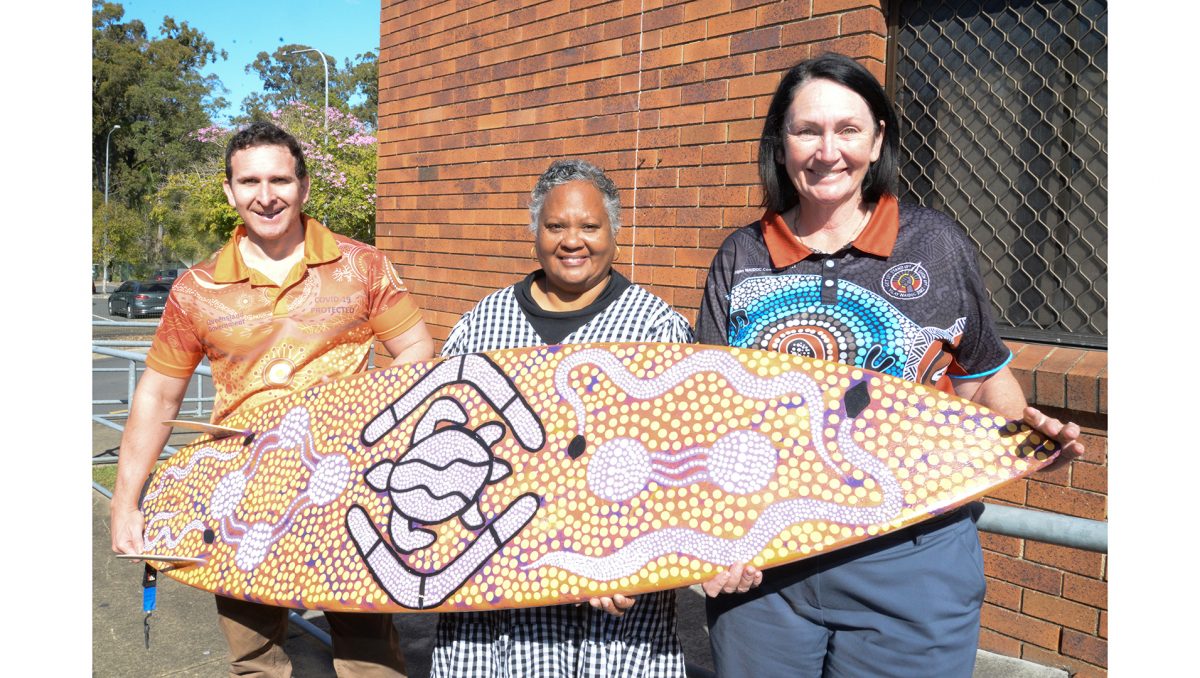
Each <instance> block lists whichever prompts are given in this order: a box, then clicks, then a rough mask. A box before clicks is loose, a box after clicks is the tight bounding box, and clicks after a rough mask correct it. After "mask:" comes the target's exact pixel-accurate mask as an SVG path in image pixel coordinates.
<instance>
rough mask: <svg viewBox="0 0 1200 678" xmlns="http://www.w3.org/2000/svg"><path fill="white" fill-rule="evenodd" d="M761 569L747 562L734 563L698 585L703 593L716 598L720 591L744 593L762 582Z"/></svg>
mask: <svg viewBox="0 0 1200 678" xmlns="http://www.w3.org/2000/svg"><path fill="white" fill-rule="evenodd" d="M762 579H763V573H762V570H760V569H758V568H757V567H754V566H753V565H749V564H747V563H734V564H733V565H730V566H729V569H728V570H725V571H724V572H721V573H719V574H717V576H715V577H713V578H712V579H709V580H708V581H706V582H704V583H703V584H701V585H700V588H702V589H704V594H705V595H707V596H708V597H709V598H716V597H717V596H719V595H721V594H722V593H745V592H747V591H749V590H750V589H752V588H754V587H756V586H758V585H759V584H761V583H762Z"/></svg>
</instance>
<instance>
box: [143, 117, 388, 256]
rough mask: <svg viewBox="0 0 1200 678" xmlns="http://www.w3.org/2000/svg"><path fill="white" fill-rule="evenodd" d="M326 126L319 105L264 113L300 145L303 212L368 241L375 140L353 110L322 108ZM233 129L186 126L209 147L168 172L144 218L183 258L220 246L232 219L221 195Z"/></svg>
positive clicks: (372, 227) (371, 240)
mask: <svg viewBox="0 0 1200 678" xmlns="http://www.w3.org/2000/svg"><path fill="white" fill-rule="evenodd" d="M328 115H329V127H328V130H327V131H326V129H325V122H324V120H325V119H324V116H323V115H322V112H321V109H320V108H313V107H312V106H309V105H307V104H305V103H302V102H294V103H291V104H289V105H287V106H285V107H283V108H280V109H278V110H275V111H272V112H271V113H270V114H269V117H270V120H271V122H274V123H275V124H277V125H279V126H280V127H282V128H284V129H285V130H287V131H288V132H291V133H292V134H293V135H294V136H295V137H296V139H297V140H299V142H300V146H301V148H303V150H304V158H305V165H306V167H307V169H308V176H309V181H310V189H309V198H308V203H307V205H306V206H305V209H304V211H305V212H306V213H307V214H309V215H311V216H313V217H315V218H317V219H319V220H320V221H321V222H322V223H324V224H325V225H326V226H328V227H329V228H330V229H332V230H333V231H335V232H338V233H342V234H344V235H348V236H350V237H351V238H354V239H356V240H360V241H362V242H366V243H371V244H373V243H374V242H375V197H376V196H375V167H376V165H375V150H376V143H377V142H376V139H375V137H374V136H372V135H371V134H370V133H368V127H367V126H366V125H365V124H364V123H363V122H362V121H361V120H359V119H357V118H355V117H354V116H352V115H350V114H348V113H343V112H341V111H339V110H337V109H335V108H332V107H331V108H330V109H329V111H328ZM234 131H235V130H233V129H228V128H224V127H219V126H210V127H204V128H201V129H198V130H196V131H194V132H192V134H191V137H192V139H194V140H195V142H196V143H199V144H203V145H205V146H207V147H209V148H210V149H211V150H210V153H207V154H206V159H205V160H204V161H201V162H199V163H196V164H195V165H194V166H192V167H189V168H188V169H187V170H184V171H179V172H173V173H171V174H170V175H169V176H168V177H167V179H166V181H165V182H163V184H162V185H161V186H160V187H159V190H158V191H157V193H156V194H155V196H154V205H153V206H152V208H151V216H152V219H153V220H154V221H156V222H158V223H159V225H160V228H161V229H162V231H163V244H164V246H165V247H166V248H167V249H169V250H170V251H171V252H172V253H173V254H174V255H175V256H176V257H177V258H179V259H180V260H183V261H190V260H193V259H195V260H198V259H202V258H203V257H204V256H207V255H208V254H209V253H211V252H213V251H214V250H215V249H216V248H218V247H220V245H221V243H222V242H223V241H224V240H225V239H227V238H228V237H229V234H230V233H231V232H232V230H233V227H234V226H235V225H236V224H237V222H238V217H237V213H236V212H235V211H234V209H233V208H232V207H230V206H229V203H228V202H227V201H226V199H225V193H224V192H223V191H222V190H221V182H223V181H224V179H225V146H226V144H227V143H228V142H229V137H230V136H232V135H233V133H234Z"/></svg>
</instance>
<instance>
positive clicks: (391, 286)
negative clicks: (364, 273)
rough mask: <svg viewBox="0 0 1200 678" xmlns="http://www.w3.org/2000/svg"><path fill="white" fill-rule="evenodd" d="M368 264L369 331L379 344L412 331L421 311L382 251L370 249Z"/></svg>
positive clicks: (419, 318)
mask: <svg viewBox="0 0 1200 678" xmlns="http://www.w3.org/2000/svg"><path fill="white" fill-rule="evenodd" d="M369 262H370V263H369V266H370V270H371V275H370V280H371V281H372V284H371V292H370V293H371V299H370V302H369V305H368V307H369V309H370V315H369V318H370V323H371V330H372V331H373V332H374V333H375V336H376V337H378V338H379V339H380V340H381V341H387V340H388V339H392V338H393V337H398V336H400V335H401V334H404V333H405V332H407V331H408V330H410V329H412V328H413V327H414V326H415V325H416V324H417V322H418V321H420V320H421V309H420V308H419V307H418V306H417V303H416V301H414V300H413V298H412V295H410V294H409V293H408V287H407V286H406V285H405V284H404V281H403V280H401V279H400V276H399V275H398V274H397V273H396V270H395V268H394V267H393V266H392V262H390V261H388V259H387V257H386V256H384V254H383V253H382V252H380V251H379V250H376V249H374V248H372V250H371V255H370V258H369Z"/></svg>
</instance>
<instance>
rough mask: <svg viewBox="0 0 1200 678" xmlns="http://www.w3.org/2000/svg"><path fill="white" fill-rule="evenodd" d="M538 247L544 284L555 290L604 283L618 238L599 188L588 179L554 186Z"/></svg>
mask: <svg viewBox="0 0 1200 678" xmlns="http://www.w3.org/2000/svg"><path fill="white" fill-rule="evenodd" d="M534 248H535V250H536V251H537V258H538V263H540V264H541V265H542V270H543V271H545V272H546V284H547V285H548V286H549V287H550V288H551V289H553V290H555V291H558V292H562V293H567V294H572V295H576V294H583V293H585V292H587V291H589V290H591V289H592V288H594V287H595V286H596V285H599V284H600V283H602V282H604V281H605V280H606V279H607V278H608V274H609V272H610V271H611V270H612V262H613V257H614V256H615V255H616V241H615V239H614V237H613V232H612V225H611V224H610V223H609V220H608V212H607V211H606V210H605V209H604V195H603V194H602V193H601V192H600V190H599V189H598V188H596V187H595V186H593V185H592V184H591V183H590V182H587V181H571V182H568V183H565V184H562V185H560V186H555V187H554V188H553V189H551V190H550V192H549V193H547V194H546V200H545V202H544V203H542V212H541V215H540V216H539V218H538V226H537V235H536V236H535V240H534Z"/></svg>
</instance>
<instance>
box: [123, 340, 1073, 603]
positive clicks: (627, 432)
mask: <svg viewBox="0 0 1200 678" xmlns="http://www.w3.org/2000/svg"><path fill="white" fill-rule="evenodd" d="M221 423H222V424H225V425H228V426H229V427H231V429H232V430H235V431H238V432H239V433H245V434H246V435H236V436H231V437H228V438H223V439H216V438H211V439H209V438H206V439H203V440H200V441H198V442H197V443H195V444H193V445H190V446H188V447H187V448H185V449H184V450H182V451H181V452H180V454H178V455H176V457H175V458H174V459H172V460H171V462H170V463H169V464H168V465H166V466H165V467H164V468H162V469H160V470H159V472H158V473H157V474H156V476H155V478H154V479H153V480H152V482H151V485H150V490H149V493H148V494H147V496H146V501H145V504H144V506H143V509H144V511H145V512H146V516H147V527H146V542H147V544H153V545H154V546H155V550H156V551H158V552H160V553H161V552H164V551H166V552H171V553H175V554H176V555H179V556H189V557H201V558H204V561H205V562H204V563H203V564H201V565H195V566H187V567H178V568H175V569H172V570H170V571H169V572H168V575H169V576H172V577H174V578H176V579H179V580H180V581H183V582H185V583H188V584H192V585H194V586H198V587H200V588H204V589H206V590H210V591H214V592H216V593H218V594H220V595H226V596H231V597H237V598H243V599H247V600H255V601H259V602H266V603H270V604H274V605H283V606H291V607H303V608H309V609H328V610H361V611H383V610H390V611H404V610H410V611H411V610H439V611H457V610H478V609H494V608H501V607H525V606H532V605H545V604H553V603H562V602H569V601H578V600H584V599H586V598H588V597H591V596H595V595H611V594H613V593H618V592H620V593H630V594H636V593H639V592H642V591H649V590H657V589H662V588H669V587H675V586H681V585H686V584H690V583H695V582H698V581H703V580H705V579H707V578H709V577H711V576H713V575H714V574H715V573H717V572H719V571H720V570H722V569H724V568H725V567H726V566H728V565H729V564H731V563H733V562H738V561H748V562H752V563H754V564H755V565H756V566H758V567H771V566H773V565H778V564H782V563H786V562H791V561H794V560H797V559H800V558H805V557H808V556H812V555H816V554H818V553H824V552H828V551H830V550H834V549H838V548H842V547H844V546H848V545H850V544H853V543H857V542H860V541H862V540H865V539H870V538H872V537H875V536H878V535H882V534H886V533H888V532H891V531H893V530H896V529H900V528H903V527H905V526H907V525H910V524H913V523H915V522H918V521H920V520H923V519H925V518H928V517H929V516H931V515H937V514H940V513H943V512H945V511H948V510H950V509H952V508H954V507H957V506H960V505H961V504H963V503H965V502H967V501H969V500H971V499H973V498H975V497H978V496H980V495H982V494H984V493H986V492H988V491H989V490H991V489H992V488H995V487H997V486H998V485H1000V484H1003V483H1005V482H1008V481H1010V480H1012V479H1015V478H1019V477H1021V476H1023V475H1026V474H1028V473H1030V472H1032V471H1034V470H1036V469H1038V468H1041V467H1042V466H1044V465H1045V464H1046V463H1048V462H1049V460H1050V459H1051V458H1052V457H1053V456H1054V455H1055V449H1054V445H1053V443H1051V442H1049V441H1045V440H1043V439H1042V438H1041V437H1040V436H1039V435H1037V434H1036V433H1034V432H1032V431H1030V430H1029V429H1028V428H1026V427H1024V426H1023V425H1021V424H1019V423H1017V422H1009V421H1007V420H1005V419H1004V418H1003V417H1000V416H998V415H996V414H994V413H992V412H989V411H988V410H986V409H985V408H983V407H981V406H979V405H976V404H974V403H971V402H969V401H965V400H962V399H959V398H956V397H954V396H952V395H947V394H945V393H941V392H939V391H935V390H932V389H929V388H926V387H922V386H918V385H915V384H911V383H908V382H905V381H902V380H900V379H897V378H894V377H891V376H887V375H882V374H878V373H874V372H871V371H868V370H863V369H859V368H854V367H850V366H847V365H841V364H837V363H829V362H824V361H820V360H814V359H811V358H805V357H800V356H789V355H784V354H780V353H775V352H768V351H756V350H745V349H731V348H720V347H711V346H696V345H679V344H645V343H644V344H593V345H586V344H585V345H572V346H549V347H538V348H527V349H514V350H508V351H497V352H495V353H491V354H480V355H466V356H459V357H454V358H448V359H444V360H438V361H430V362H427V363H418V364H412V365H401V366H396V367H392V368H388V369H384V370H376V371H372V372H368V373H364V374H361V375H357V376H354V377H350V378H347V379H342V380H337V381H332V382H329V383H327V384H324V385H322V386H319V387H317V388H314V389H312V390H310V391H306V392H304V393H301V394H297V395H295V396H291V397H287V398H281V399H280V400H279V401H276V402H273V403H270V404H268V405H266V406H264V407H263V408H260V409H259V410H256V411H254V412H252V413H247V414H246V415H239V416H238V417H231V418H230V420H229V421H225V422H221Z"/></svg>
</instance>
